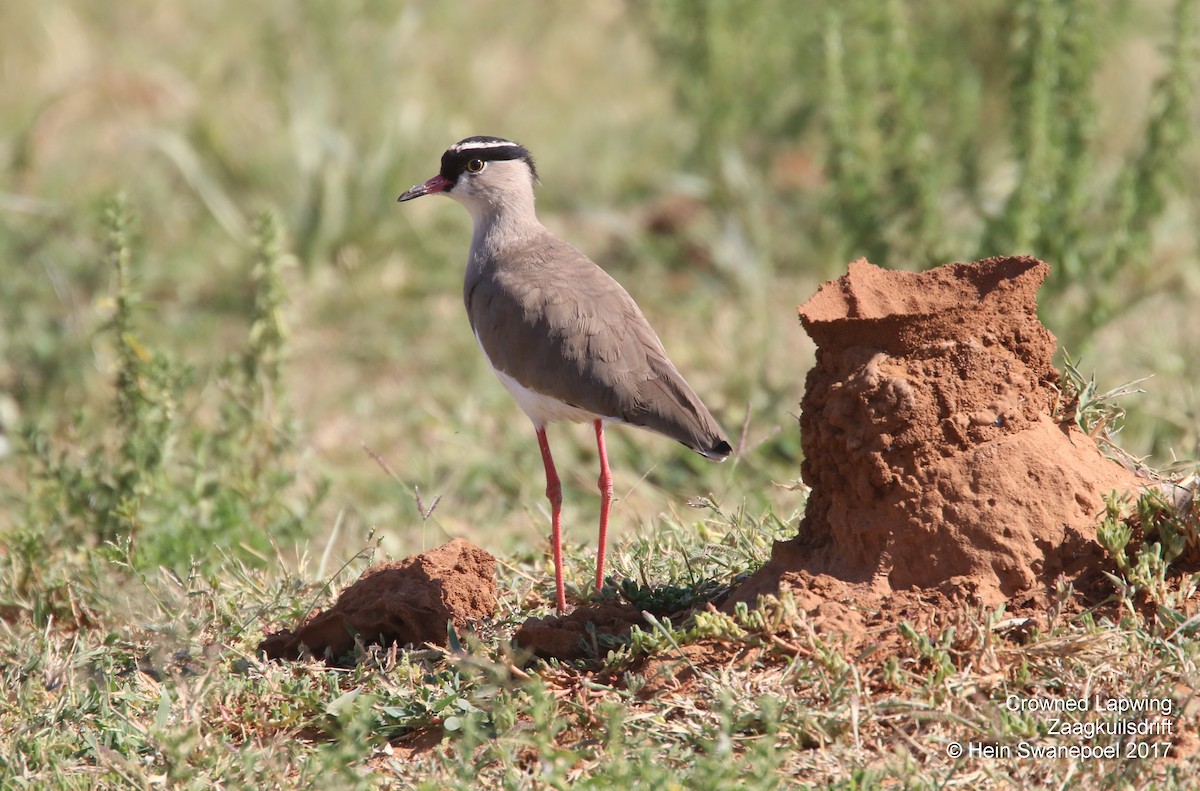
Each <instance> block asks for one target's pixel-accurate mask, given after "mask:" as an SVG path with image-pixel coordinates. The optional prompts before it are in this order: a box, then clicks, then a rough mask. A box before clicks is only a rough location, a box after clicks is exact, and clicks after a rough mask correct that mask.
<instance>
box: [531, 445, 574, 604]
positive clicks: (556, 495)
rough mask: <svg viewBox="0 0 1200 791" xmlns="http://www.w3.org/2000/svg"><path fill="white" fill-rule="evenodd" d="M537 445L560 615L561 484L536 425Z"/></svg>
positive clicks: (562, 595) (563, 598)
mask: <svg viewBox="0 0 1200 791" xmlns="http://www.w3.org/2000/svg"><path fill="white" fill-rule="evenodd" d="M537 438H538V447H539V448H541V449H542V464H544V465H546V498H547V499H549V500H550V548H551V550H552V551H553V553H554V597H555V604H557V605H558V612H559V614H560V615H561V614H562V613H564V612H566V609H567V596H566V593H565V592H564V590H563V560H562V484H561V483H559V480H558V473H557V472H555V470H554V459H553V458H552V457H551V456H550V443H549V442H548V441H547V440H546V429H545V427H544V426H538V429H537Z"/></svg>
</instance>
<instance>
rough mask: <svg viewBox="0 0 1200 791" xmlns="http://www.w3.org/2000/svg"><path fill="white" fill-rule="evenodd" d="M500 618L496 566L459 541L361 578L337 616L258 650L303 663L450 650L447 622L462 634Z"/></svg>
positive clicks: (324, 616) (322, 617) (322, 616)
mask: <svg viewBox="0 0 1200 791" xmlns="http://www.w3.org/2000/svg"><path fill="white" fill-rule="evenodd" d="M495 611H496V559H495V558H494V557H492V555H490V554H488V553H487V552H485V551H484V550H482V549H480V548H479V547H477V546H475V545H473V544H471V543H469V542H467V541H464V540H463V539H461V538H456V539H454V540H453V541H450V542H449V543H447V544H443V545H442V546H440V547H437V548H436V549H431V550H430V551H428V552H423V553H421V554H420V555H413V556H412V557H409V558H405V559H404V560H398V561H394V562H391V563H381V564H379V565H377V566H372V567H371V568H369V569H367V570H366V571H365V572H363V575H362V576H361V577H359V579H358V581H357V582H355V583H354V584H353V585H351V586H350V587H349V588H347V589H346V590H344V591H342V594H341V595H340V596H339V597H338V600H337V602H336V603H335V604H334V605H333V607H332V608H330V609H328V610H326V611H325V612H320V613H317V614H316V615H314V616H312V617H311V618H309V619H308V620H307V621H306V622H305V623H304V624H303V625H302V626H301V627H300V628H298V629H297V630H296V631H295V632H290V631H283V632H279V633H277V634H273V635H269V636H268V637H267V638H266V639H265V640H263V641H262V643H261V644H260V645H259V647H258V648H259V650H260V651H262V652H263V653H264V654H266V656H267V658H269V659H297V658H299V657H300V655H301V650H302V648H301V647H302V646H303V647H304V648H306V649H307V651H308V653H310V654H312V655H313V656H317V657H322V656H323V657H325V658H326V659H328V660H336V659H337V658H338V657H341V656H344V655H345V654H348V653H349V652H350V651H351V649H352V648H353V647H354V638H355V635H360V636H361V637H362V640H363V642H364V643H367V644H370V643H378V644H381V645H389V644H391V643H397V644H399V645H406V644H410V643H411V644H414V645H420V644H422V643H433V644H435V645H445V644H446V622H447V621H453V622H454V625H455V627H456V628H459V629H461V628H464V627H466V626H468V625H469V624H470V623H471V622H472V621H478V620H480V619H482V618H486V617H489V616H491V615H492V614H494V613H495Z"/></svg>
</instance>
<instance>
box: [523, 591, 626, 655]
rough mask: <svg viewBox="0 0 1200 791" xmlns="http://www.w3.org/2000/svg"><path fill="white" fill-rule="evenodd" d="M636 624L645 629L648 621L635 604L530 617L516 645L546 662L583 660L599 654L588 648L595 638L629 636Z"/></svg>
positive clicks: (609, 605) (610, 605) (593, 607)
mask: <svg viewBox="0 0 1200 791" xmlns="http://www.w3.org/2000/svg"><path fill="white" fill-rule="evenodd" d="M635 624H636V625H638V626H644V625H645V619H644V618H642V614H641V613H640V612H639V611H638V610H637V608H635V607H634V606H633V605H619V604H605V603H599V604H593V605H590V606H587V607H579V608H578V609H575V610H573V611H572V612H570V613H568V614H567V615H551V616H548V617H546V618H530V619H529V620H527V621H525V623H524V624H522V625H521V628H520V629H518V630H517V633H516V634H514V635H513V642H514V643H515V644H516V645H517V646H518V647H520V648H524V649H527V650H529V651H532V652H533V653H534V655H536V656H540V657H542V658H543V659H550V658H556V659H581V658H583V657H586V656H591V655H593V654H595V653H597V652H596V650H595V649H596V647H595V646H590V645H589V640H590V639H591V637H592V635H595V636H596V637H602V636H614V637H628V636H629V632H630V630H631V629H632V628H633V627H634V625H635ZM599 653H600V654H603V653H604V652H603V651H600V652H599Z"/></svg>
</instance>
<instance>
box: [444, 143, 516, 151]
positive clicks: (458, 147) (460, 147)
mask: <svg viewBox="0 0 1200 791" xmlns="http://www.w3.org/2000/svg"><path fill="white" fill-rule="evenodd" d="M516 145H517V144H516V143H514V142H513V141H511V140H486V141H479V140H473V141H471V142H468V143H455V144H454V145H452V146H450V150H451V151H453V152H454V153H456V154H461V153H462V152H463V151H474V150H476V149H483V148H511V147H513V146H516Z"/></svg>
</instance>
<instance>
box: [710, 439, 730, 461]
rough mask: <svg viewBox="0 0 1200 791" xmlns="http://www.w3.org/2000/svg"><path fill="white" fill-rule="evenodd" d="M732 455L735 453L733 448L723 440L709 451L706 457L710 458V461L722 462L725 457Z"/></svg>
mask: <svg viewBox="0 0 1200 791" xmlns="http://www.w3.org/2000/svg"><path fill="white" fill-rule="evenodd" d="M730 453H733V448H732V447H730V445H729V443H728V442H726V441H725V440H721V441H720V442H718V443H717V444H716V445H713V446H712V448H711V449H710V450H709V451H708V453H706V454H704V455H705V456H708V457H709V458H710V459H719V460H721V461H724V460H725V457H726V456H728V455H729V454H730Z"/></svg>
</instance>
